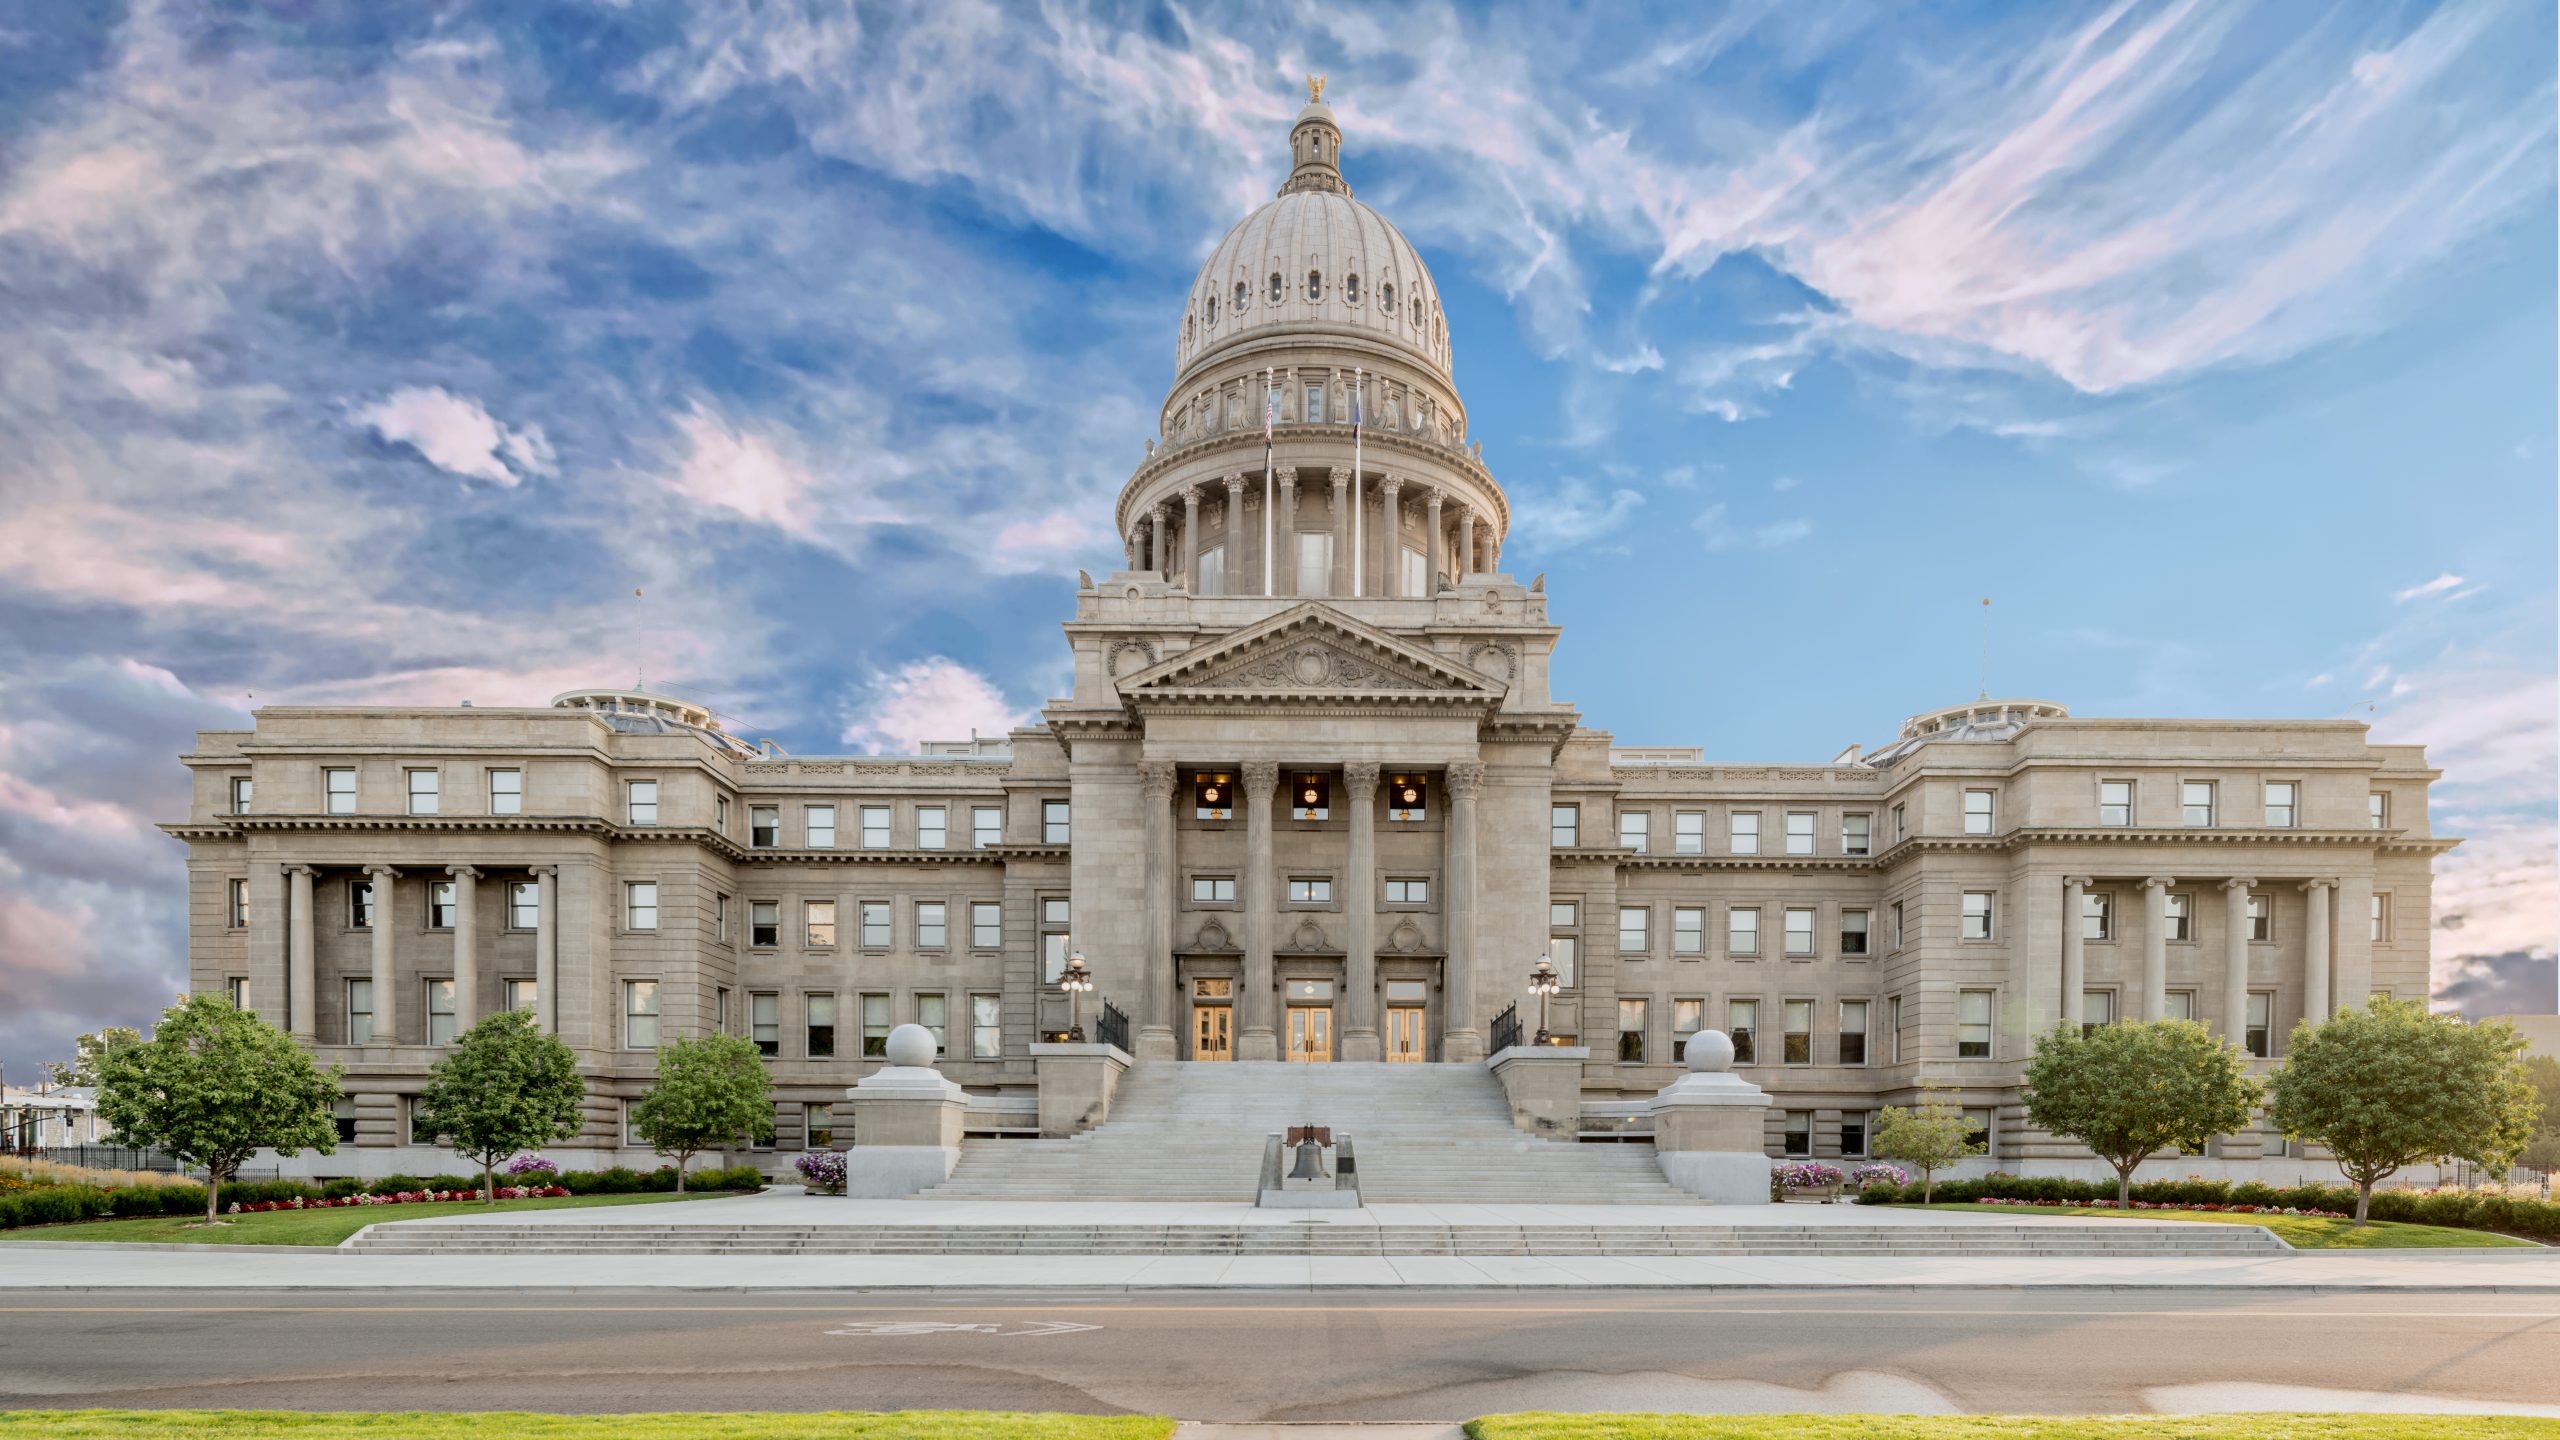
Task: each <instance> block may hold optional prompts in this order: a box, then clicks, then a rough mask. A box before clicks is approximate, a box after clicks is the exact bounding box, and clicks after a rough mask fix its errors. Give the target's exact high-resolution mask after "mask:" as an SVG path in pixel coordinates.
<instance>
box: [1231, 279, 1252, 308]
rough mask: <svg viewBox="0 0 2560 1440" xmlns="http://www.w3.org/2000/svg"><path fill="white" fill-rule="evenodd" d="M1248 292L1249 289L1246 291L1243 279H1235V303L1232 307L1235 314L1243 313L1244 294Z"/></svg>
mask: <svg viewBox="0 0 2560 1440" xmlns="http://www.w3.org/2000/svg"><path fill="white" fill-rule="evenodd" d="M1248 293H1250V292H1249V291H1248V289H1247V288H1246V286H1245V283H1244V282H1243V281H1241V280H1239V281H1237V282H1236V303H1235V307H1234V308H1235V311H1236V313H1237V314H1239V315H1241V314H1243V313H1244V301H1245V296H1246V295H1247V294H1248Z"/></svg>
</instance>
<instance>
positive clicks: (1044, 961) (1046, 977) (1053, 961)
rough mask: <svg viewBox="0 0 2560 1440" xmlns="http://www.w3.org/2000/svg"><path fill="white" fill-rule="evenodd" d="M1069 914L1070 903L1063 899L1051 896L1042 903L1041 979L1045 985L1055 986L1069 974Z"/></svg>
mask: <svg viewBox="0 0 2560 1440" xmlns="http://www.w3.org/2000/svg"><path fill="white" fill-rule="evenodd" d="M1067 914H1068V902H1067V901H1066V900H1064V899H1062V898H1059V897H1056V896H1050V897H1047V898H1044V899H1042V900H1041V902H1040V978H1041V981H1042V983H1044V984H1049V985H1055V984H1057V983H1058V977H1059V976H1061V975H1064V974H1065V973H1067V949H1068V945H1069V943H1070V942H1069V940H1068V938H1067V935H1068V931H1067Z"/></svg>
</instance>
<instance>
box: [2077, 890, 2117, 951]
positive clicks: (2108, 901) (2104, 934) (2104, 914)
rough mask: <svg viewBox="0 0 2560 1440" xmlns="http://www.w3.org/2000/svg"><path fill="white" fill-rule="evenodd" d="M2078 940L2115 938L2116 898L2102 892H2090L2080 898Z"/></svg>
mask: <svg viewBox="0 0 2560 1440" xmlns="http://www.w3.org/2000/svg"><path fill="white" fill-rule="evenodd" d="M2080 938H2081V939H2083V940H2113V939H2114V938H2116V897H2114V896H2113V895H2109V894H2107V893H2105V892H2103V891H2090V892H2087V893H2085V894H2083V895H2082V896H2081V897H2080Z"/></svg>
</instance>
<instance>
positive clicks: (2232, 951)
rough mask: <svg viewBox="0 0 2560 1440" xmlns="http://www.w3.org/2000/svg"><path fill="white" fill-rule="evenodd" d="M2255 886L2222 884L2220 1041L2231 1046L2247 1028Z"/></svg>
mask: <svg viewBox="0 0 2560 1440" xmlns="http://www.w3.org/2000/svg"><path fill="white" fill-rule="evenodd" d="M2257 883H2258V882H2257V881H2255V880H2250V879H2243V878H2238V877H2235V878H2233V879H2229V880H2225V881H2223V882H2222V1038H2223V1039H2225V1040H2228V1041H2230V1042H2231V1043H2232V1044H2234V1045H2237V1044H2239V1043H2240V1042H2241V1041H2242V1040H2244V1039H2246V1038H2247V1035H2248V1029H2249V887H2250V886H2252V885H2255V884H2257Z"/></svg>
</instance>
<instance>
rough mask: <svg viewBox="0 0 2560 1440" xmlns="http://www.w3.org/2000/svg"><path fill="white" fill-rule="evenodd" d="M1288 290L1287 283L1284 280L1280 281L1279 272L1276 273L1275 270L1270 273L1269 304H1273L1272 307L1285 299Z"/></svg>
mask: <svg viewBox="0 0 2560 1440" xmlns="http://www.w3.org/2000/svg"><path fill="white" fill-rule="evenodd" d="M1288 290H1289V286H1288V282H1286V281H1284V280H1282V279H1281V278H1280V272H1279V271H1277V270H1274V271H1272V272H1271V303H1272V304H1274V305H1277V304H1279V303H1280V302H1281V300H1283V299H1285V298H1286V297H1287V295H1288Z"/></svg>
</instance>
